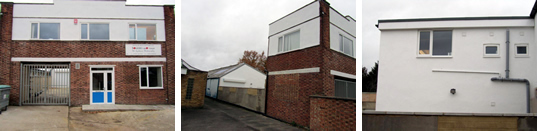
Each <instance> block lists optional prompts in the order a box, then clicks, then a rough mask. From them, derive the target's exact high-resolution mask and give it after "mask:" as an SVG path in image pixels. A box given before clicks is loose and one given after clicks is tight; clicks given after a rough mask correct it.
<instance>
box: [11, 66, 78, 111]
mask: <svg viewBox="0 0 538 131" xmlns="http://www.w3.org/2000/svg"><path fill="white" fill-rule="evenodd" d="M69 67H70V64H21V74H20V80H21V81H20V86H21V87H20V89H21V90H20V91H21V93H20V94H21V96H20V102H21V104H22V105H70V102H69V97H70V93H69V87H70V85H69V76H70V69H69Z"/></svg>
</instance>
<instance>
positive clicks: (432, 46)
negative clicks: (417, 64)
mask: <svg viewBox="0 0 538 131" xmlns="http://www.w3.org/2000/svg"><path fill="white" fill-rule="evenodd" d="M418 54H419V55H420V56H452V31H451V30H434V31H419V46H418Z"/></svg>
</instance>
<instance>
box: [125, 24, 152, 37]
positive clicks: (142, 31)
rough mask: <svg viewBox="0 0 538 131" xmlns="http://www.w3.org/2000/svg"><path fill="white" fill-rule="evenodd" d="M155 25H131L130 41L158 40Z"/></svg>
mask: <svg viewBox="0 0 538 131" xmlns="http://www.w3.org/2000/svg"><path fill="white" fill-rule="evenodd" d="M156 34H157V28H156V25H155V24H129V39H130V40H157V35H156Z"/></svg>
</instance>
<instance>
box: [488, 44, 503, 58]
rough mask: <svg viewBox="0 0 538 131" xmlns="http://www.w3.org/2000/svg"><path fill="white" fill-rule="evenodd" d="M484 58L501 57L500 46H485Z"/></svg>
mask: <svg viewBox="0 0 538 131" xmlns="http://www.w3.org/2000/svg"><path fill="white" fill-rule="evenodd" d="M484 57H500V55H499V44H484Z"/></svg>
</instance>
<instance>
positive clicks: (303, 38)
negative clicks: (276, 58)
mask: <svg viewBox="0 0 538 131" xmlns="http://www.w3.org/2000/svg"><path fill="white" fill-rule="evenodd" d="M318 16H319V2H313V3H311V4H309V5H307V6H306V7H304V8H302V9H300V10H298V11H296V12H293V13H292V14H290V15H288V16H285V17H283V18H282V19H280V20H278V21H276V22H274V23H272V24H269V35H273V34H275V35H273V36H271V37H269V50H268V51H267V56H273V55H276V54H279V53H278V37H281V36H284V35H286V34H288V33H292V32H294V31H297V30H300V31H301V34H300V46H299V48H298V49H296V50H300V49H303V48H306V47H311V46H315V45H319V21H320V19H319V17H318ZM315 17H318V18H315ZM312 18H315V19H313V20H310V21H308V22H306V23H303V24H301V25H299V26H296V27H294V28H291V29H288V28H290V27H292V26H294V25H297V24H299V23H302V22H304V21H307V20H309V19H312ZM285 29H288V30H286V31H284V32H281V33H278V32H280V31H283V30H285ZM277 33H278V34H277ZM290 51H293V50H290ZM288 52H289V51H288ZM282 53H285V52H282Z"/></svg>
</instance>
